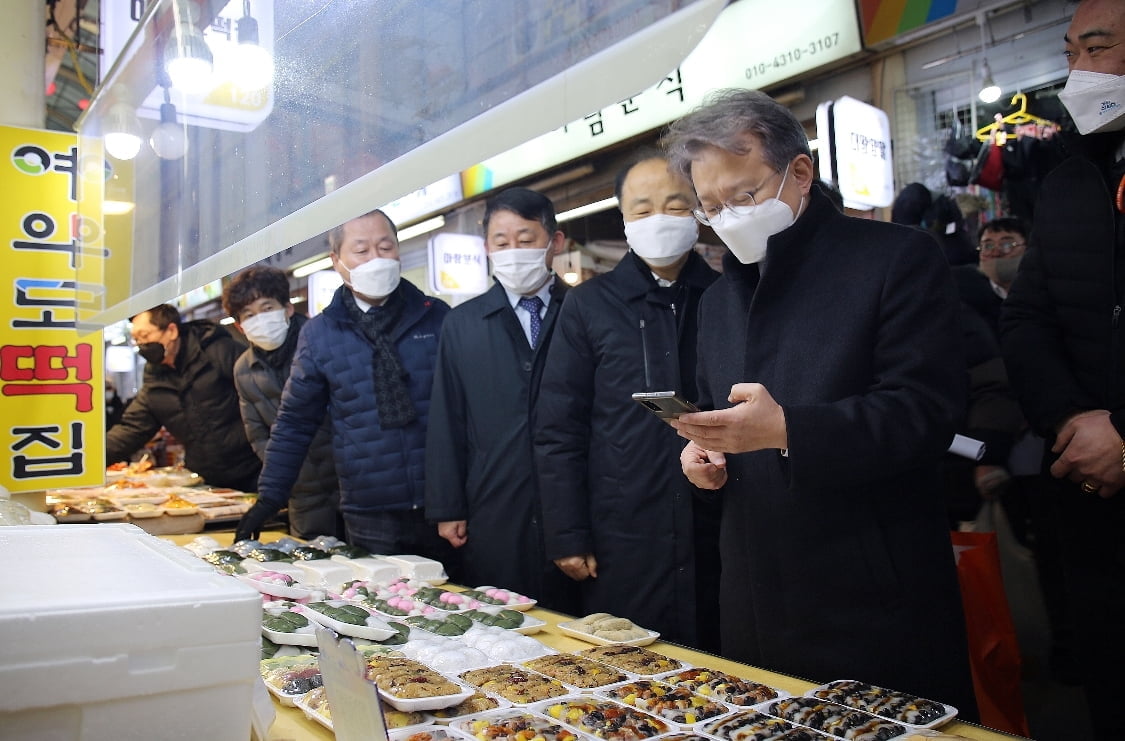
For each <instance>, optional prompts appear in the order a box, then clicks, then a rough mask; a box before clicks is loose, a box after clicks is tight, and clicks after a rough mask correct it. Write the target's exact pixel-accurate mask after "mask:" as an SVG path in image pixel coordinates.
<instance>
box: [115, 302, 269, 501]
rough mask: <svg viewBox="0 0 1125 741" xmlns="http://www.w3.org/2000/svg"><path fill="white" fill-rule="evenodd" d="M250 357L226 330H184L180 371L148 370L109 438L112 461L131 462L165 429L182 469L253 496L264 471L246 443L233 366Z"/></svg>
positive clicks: (192, 325) (186, 326) (190, 326)
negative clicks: (180, 453) (180, 451)
mask: <svg viewBox="0 0 1125 741" xmlns="http://www.w3.org/2000/svg"><path fill="white" fill-rule="evenodd" d="M245 350H246V345H245V344H244V343H243V342H241V341H240V340H236V339H235V338H234V337H233V336H232V335H231V334H230V333H229V332H227V330H226V329H225V328H224V327H220V326H219V325H218V324H215V323H214V322H210V321H206V320H200V321H193V322H184V323H183V324H182V325H180V349H179V351H178V352H177V353H176V367H174V368H172V367H169V366H167V365H164V364H163V363H147V364H146V365H145V370H144V383H143V385H142V386H141V389H140V391H138V392H137V396H136V398H135V399H133V401H132V403H131V404H129V407H128V408H127V409H126V410H125V414H124V415H123V416H122V418H121V422H120V423H119V424H116V425H114V426H113V428H112V429H110V430H109V431H108V432H107V433H106V460H107V461H108V462H109V463H113V462H115V461H122V460H127V459H128V458H129V456H131V455H132V454H133V453H135V452H136V451H137V450H139V449H140V448H141V446H142V445H144V444H145V443H146V442H148V441H149V440H150V439H151V438H152V436H153V435H155V434H156V433H157V432H158V431H159V430H160V428H161V427H165V428H167V429H168V431H169V432H171V433H172V434H173V435H174V436H175V437H176V439H177V440H179V441H180V442H181V443H183V446H184V465H185V466H187V468H188V469H189V470H191V471H194V472H195V473H198V474H199V475H200V476H202V477H203V480H204V481H206V482H207V483H208V484H211V485H213V486H228V487H231V488H234V489H240V490H243V491H254V489H255V482H256V480H257V477H258V471H260V470H261V467H262V464H261V461H259V460H258V456H257V455H256V454H255V453H254V451H253V449H251V447H250V443H249V442H247V440H246V431H245V429H244V428H243V426H242V415H241V413H240V412H239V410H238V392H237V391H235V388H234V363H235V360H237V358H238V356H239V355H241V354H242V353H243V351H245Z"/></svg>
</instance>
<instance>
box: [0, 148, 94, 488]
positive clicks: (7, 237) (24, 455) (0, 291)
mask: <svg viewBox="0 0 1125 741" xmlns="http://www.w3.org/2000/svg"><path fill="white" fill-rule="evenodd" d="M0 156H2V157H3V160H2V163H0V191H2V192H3V193H4V194H5V195H4V199H3V201H2V202H0V234H2V235H3V243H2V245H0V250H2V251H3V258H2V259H0V303H2V304H3V305H4V311H3V313H2V314H0V317H3V318H2V319H0V409H2V410H3V411H2V412H0V445H2V446H3V449H4V451H5V454H6V455H5V456H4V458H2V459H0V484H2V485H4V486H6V487H7V488H8V489H9V490H10V491H14V492H18V491H35V490H38V489H47V488H57V487H69V486H87V485H91V484H100V483H103V482H104V480H105V397H104V382H103V363H102V361H103V349H102V335H101V332H94V333H91V334H87V335H84V336H80V335H79V334H78V331H77V330H76V329H75V325H76V308H77V303H78V294H79V286H78V283H77V281H76V275H77V271H78V270H79V268H80V267H81V265H82V262H83V260H85V259H87V258H95V259H96V258H100V257H101V255H100V254H88V253H90V251H91V250H93V252H94V253H99V252H100V250H101V248H95V247H92V246H91V245H92V244H93V243H96V242H97V241H98V240H97V236H98V235H100V233H101V230H102V228H101V225H100V224H98V223H97V220H96V219H91V218H90V217H89V216H85V215H81V214H79V212H78V187H79V180H80V178H81V177H82V172H81V170H82V168H81V163H80V162H79V158H78V137H77V136H75V135H74V134H63V133H58V132H53V131H37V130H34V129H20V128H14V127H9V126H0ZM82 290H84V291H88V290H97V287H96V286H83V287H82Z"/></svg>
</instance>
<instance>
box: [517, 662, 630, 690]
mask: <svg viewBox="0 0 1125 741" xmlns="http://www.w3.org/2000/svg"><path fill="white" fill-rule="evenodd" d="M523 665H524V666H526V667H527V668H528V669H531V670H533V671H537V672H539V673H540V674H546V675H547V676H548V677H554V678H555V679H557V680H559V681H560V682H562V683H564V684H568V685H570V686H571V687H575V688H577V689H579V690H592V689H597V688H598V687H605V686H606V685H609V684H616V683H618V682H624V681H625V680H626V679H635V677H632V676H629V675H626V674H625V673H624V672H621V671H619V670H617V669H614V668H613V667H612V666H609V665H608V664H603V663H601V662H600V661H594V660H593V659H587V658H585V657H583V656H576V655H575V654H548V655H546V656H540V657H539V658H537V659H531V660H530V661H525V662H523Z"/></svg>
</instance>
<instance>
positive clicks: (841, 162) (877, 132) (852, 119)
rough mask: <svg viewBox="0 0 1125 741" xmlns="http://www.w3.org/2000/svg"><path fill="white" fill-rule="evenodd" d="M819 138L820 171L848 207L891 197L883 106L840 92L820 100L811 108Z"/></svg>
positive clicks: (888, 136)
mask: <svg viewBox="0 0 1125 741" xmlns="http://www.w3.org/2000/svg"><path fill="white" fill-rule="evenodd" d="M816 129H817V132H816V133H817V138H819V139H820V141H821V142H822V143H824V142H827V143H828V146H827V147H825V146H823V144H822V147H821V150H820V153H821V159H820V176H821V177H822V178H823V179H825V180H827V181H829V182H834V183H836V187H838V188H839V189H840V193H841V195H843V197H844V205H845V206H848V207H849V208H857V209H864V210H870V209H872V208H882V207H885V206H889V205H891V203H892V202H893V201H894V195H895V184H894V166H893V163H892V161H891V125H890V120H889V119H888V118H887V114H886V112H884V111H883V110H881V109H879V108H876V107H875V106H873V105H868V104H867V103H864V102H862V101H859V100H856V99H855V98H850V97H848V96H846V95H845V96H843V97H841V98H838V99H837V100H835V101H833V102H829V103H822V104H820V106H818V108H817V114H816Z"/></svg>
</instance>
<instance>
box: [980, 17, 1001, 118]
mask: <svg viewBox="0 0 1125 741" xmlns="http://www.w3.org/2000/svg"><path fill="white" fill-rule="evenodd" d="M984 24H985V16H984V13H977V26H978V27H979V28H980V55H981V59H982V60H983V61H982V62H981V66H980V77H981V80H980V92H978V93H977V97H978V98H980V100H981V102H982V103H995V102H996V101H997V100H999V99H1000V86H999V85H997V84H996V81H995V80H993V79H992V68H991V67H989V66H988V57H986V56H985V51H986V50H987V49H988V45H987V44H986V43H985V40H984Z"/></svg>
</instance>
